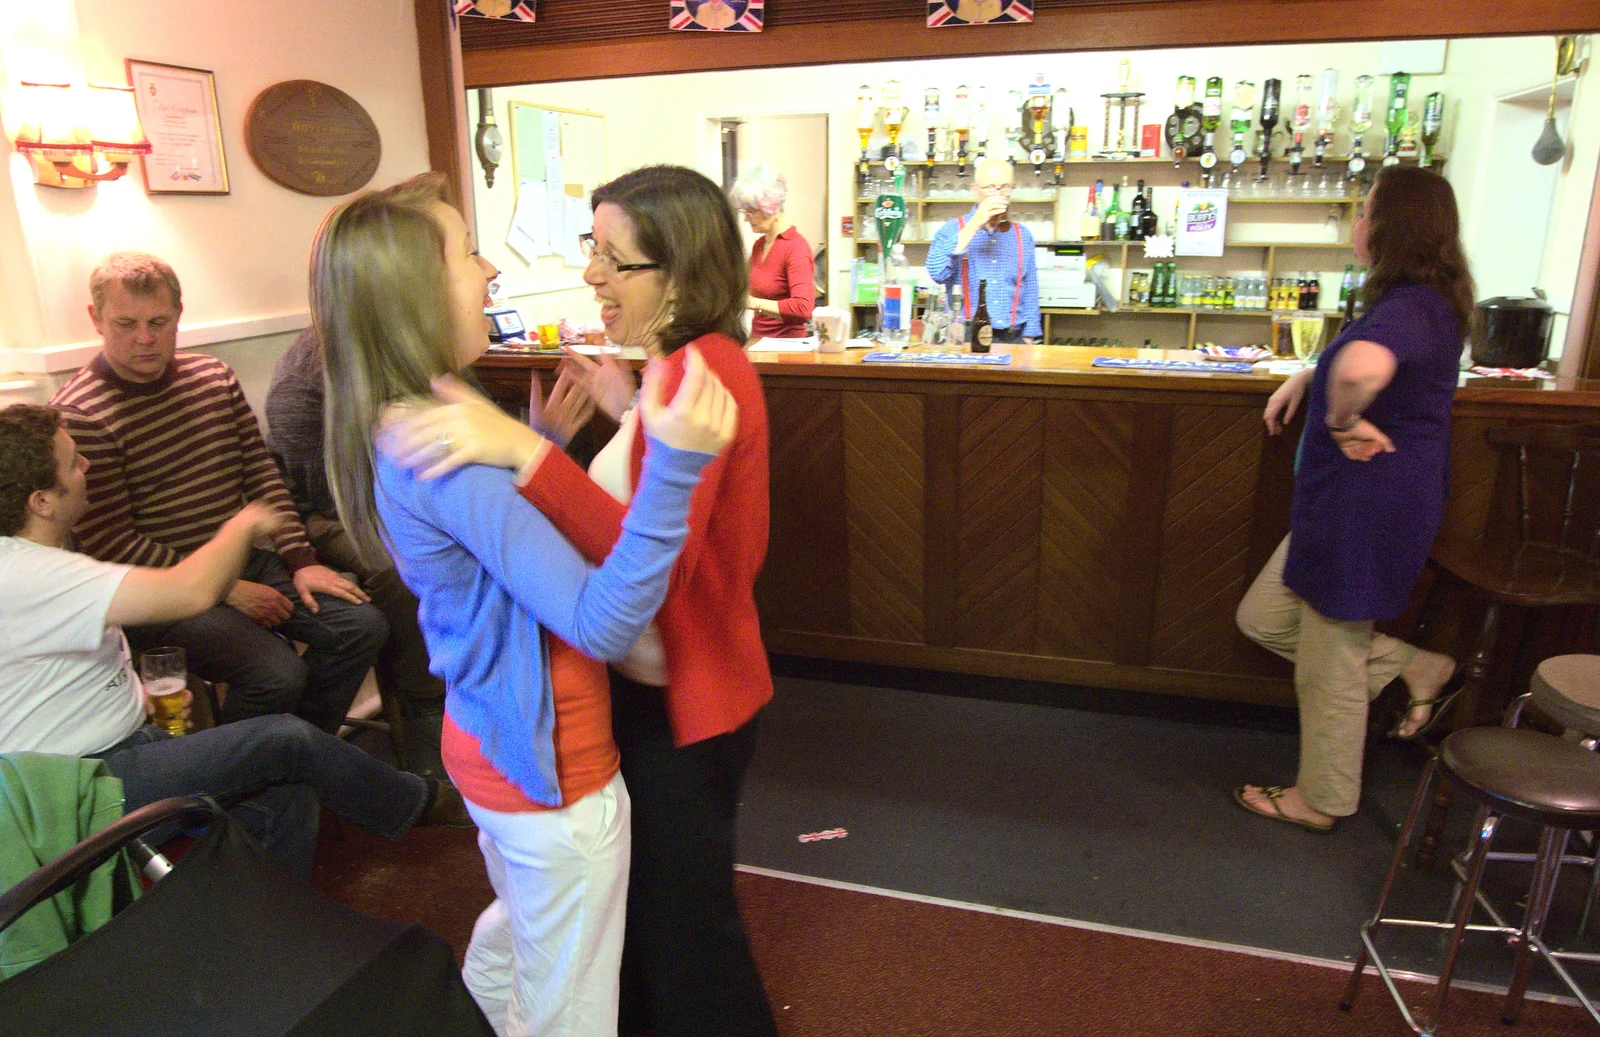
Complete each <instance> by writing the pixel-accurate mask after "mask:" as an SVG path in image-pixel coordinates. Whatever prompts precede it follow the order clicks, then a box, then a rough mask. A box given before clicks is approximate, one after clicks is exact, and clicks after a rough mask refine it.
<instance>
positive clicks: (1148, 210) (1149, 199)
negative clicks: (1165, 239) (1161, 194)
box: [1139, 187, 1161, 239]
mask: <svg viewBox="0 0 1600 1037" xmlns="http://www.w3.org/2000/svg"><path fill="white" fill-rule="evenodd" d="M1160 224H1161V220H1160V218H1159V217H1157V216H1156V189H1155V188H1153V187H1151V188H1148V189H1146V191H1145V198H1144V210H1143V211H1142V212H1140V213H1139V237H1140V239H1144V238H1153V237H1155V236H1156V235H1157V234H1160V233H1161V227H1160Z"/></svg>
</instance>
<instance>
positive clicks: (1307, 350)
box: [1290, 313, 1323, 364]
mask: <svg viewBox="0 0 1600 1037" xmlns="http://www.w3.org/2000/svg"><path fill="white" fill-rule="evenodd" d="M1322 328H1323V319H1322V314H1320V313H1318V314H1315V315H1314V316H1309V317H1303V316H1299V315H1296V316H1295V318H1294V324H1293V325H1292V327H1291V331H1290V334H1291V335H1293V337H1294V355H1295V356H1297V357H1299V358H1300V359H1301V360H1303V361H1305V362H1306V363H1308V364H1309V363H1310V362H1311V359H1312V358H1313V357H1315V356H1316V355H1317V354H1318V353H1320V352H1321V351H1322Z"/></svg>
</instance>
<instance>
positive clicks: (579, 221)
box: [561, 184, 594, 266]
mask: <svg viewBox="0 0 1600 1037" xmlns="http://www.w3.org/2000/svg"><path fill="white" fill-rule="evenodd" d="M573 192H576V196H574V193H573ZM563 202H564V205H565V209H564V213H565V216H566V231H565V234H564V236H563V237H562V239H561V254H562V256H563V257H565V259H566V261H567V265H568V266H587V265H588V263H589V261H588V260H587V259H585V258H583V251H582V248H581V243H580V238H581V237H582V236H583V235H585V234H588V233H590V232H591V231H593V230H594V213H592V212H590V211H589V200H588V199H587V198H584V197H583V185H582V184H568V185H567V188H566V196H565V198H564V199H563Z"/></svg>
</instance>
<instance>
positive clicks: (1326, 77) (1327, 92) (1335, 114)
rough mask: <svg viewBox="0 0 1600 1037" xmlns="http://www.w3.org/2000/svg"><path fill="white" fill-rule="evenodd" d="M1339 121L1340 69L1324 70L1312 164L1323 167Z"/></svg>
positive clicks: (1319, 89)
mask: <svg viewBox="0 0 1600 1037" xmlns="http://www.w3.org/2000/svg"><path fill="white" fill-rule="evenodd" d="M1338 121H1339V70H1338V69H1336V68H1325V69H1323V70H1322V83H1321V85H1320V87H1319V88H1318V92H1317V150H1316V152H1315V153H1314V155H1313V156H1312V159H1311V164H1312V165H1313V166H1315V167H1316V168H1317V169H1321V168H1322V156H1323V155H1325V154H1327V151H1328V146H1329V145H1331V144H1332V143H1333V126H1334V123H1336V122H1338Z"/></svg>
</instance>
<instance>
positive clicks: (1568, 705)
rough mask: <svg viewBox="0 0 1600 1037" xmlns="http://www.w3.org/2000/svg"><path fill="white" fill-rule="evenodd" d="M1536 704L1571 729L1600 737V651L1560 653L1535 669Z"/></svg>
mask: <svg viewBox="0 0 1600 1037" xmlns="http://www.w3.org/2000/svg"><path fill="white" fill-rule="evenodd" d="M1529 688H1530V690H1531V691H1532V692H1533V704H1534V705H1535V706H1538V707H1539V711H1540V712H1542V713H1543V714H1544V715H1545V716H1547V717H1549V718H1550V719H1551V720H1554V721H1555V722H1556V723H1558V724H1560V725H1561V726H1562V727H1565V728H1567V729H1568V730H1570V731H1577V732H1579V733H1580V734H1582V735H1583V736H1584V737H1586V738H1600V655H1557V656H1554V657H1552V658H1549V659H1546V660H1545V661H1544V662H1542V663H1540V664H1539V667H1538V669H1536V670H1534V671H1533V679H1532V680H1531V681H1530V682H1529Z"/></svg>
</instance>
